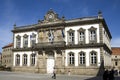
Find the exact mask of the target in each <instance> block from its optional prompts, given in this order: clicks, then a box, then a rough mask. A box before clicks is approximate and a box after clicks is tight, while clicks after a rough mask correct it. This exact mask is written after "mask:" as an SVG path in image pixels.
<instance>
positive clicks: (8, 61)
mask: <svg viewBox="0 0 120 80" xmlns="http://www.w3.org/2000/svg"><path fill="white" fill-rule="evenodd" d="M12 49H13V43H10V44H8V45H6V46H4V47H3V48H2V65H3V66H6V67H11V68H12V66H13V53H12Z"/></svg>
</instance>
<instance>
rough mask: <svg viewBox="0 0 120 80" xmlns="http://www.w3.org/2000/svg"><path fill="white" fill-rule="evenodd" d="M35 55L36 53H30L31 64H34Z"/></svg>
mask: <svg viewBox="0 0 120 80" xmlns="http://www.w3.org/2000/svg"><path fill="white" fill-rule="evenodd" d="M35 56H36V54H31V65H32V66H34V65H35Z"/></svg>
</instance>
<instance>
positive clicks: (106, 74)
mask: <svg viewBox="0 0 120 80" xmlns="http://www.w3.org/2000/svg"><path fill="white" fill-rule="evenodd" d="M108 78H109V71H108V69H105V71H104V73H103V80H109V79H108Z"/></svg>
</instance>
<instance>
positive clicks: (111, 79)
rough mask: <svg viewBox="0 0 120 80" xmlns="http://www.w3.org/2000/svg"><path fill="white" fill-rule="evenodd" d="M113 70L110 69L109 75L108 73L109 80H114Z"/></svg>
mask: <svg viewBox="0 0 120 80" xmlns="http://www.w3.org/2000/svg"><path fill="white" fill-rule="evenodd" d="M114 78H115V77H114V69H111V71H110V73H109V80H114Z"/></svg>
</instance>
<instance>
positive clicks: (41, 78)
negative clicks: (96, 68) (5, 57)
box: [0, 71, 120, 80]
mask: <svg viewBox="0 0 120 80" xmlns="http://www.w3.org/2000/svg"><path fill="white" fill-rule="evenodd" d="M0 80H102V77H93V76H85V75H70V76H69V75H60V74H57V78H56V79H52V78H51V74H36V73H23V72H7V71H0ZM115 80H120V78H119V77H116V79H115Z"/></svg>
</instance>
